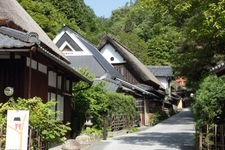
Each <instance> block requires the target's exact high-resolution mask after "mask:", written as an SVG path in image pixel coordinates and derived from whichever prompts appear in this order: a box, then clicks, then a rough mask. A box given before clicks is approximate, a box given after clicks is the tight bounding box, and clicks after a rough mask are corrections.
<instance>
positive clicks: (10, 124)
mask: <svg viewBox="0 0 225 150" xmlns="http://www.w3.org/2000/svg"><path fill="white" fill-rule="evenodd" d="M28 126H29V111H23V110H8V111H7V130H6V150H27V140H28Z"/></svg>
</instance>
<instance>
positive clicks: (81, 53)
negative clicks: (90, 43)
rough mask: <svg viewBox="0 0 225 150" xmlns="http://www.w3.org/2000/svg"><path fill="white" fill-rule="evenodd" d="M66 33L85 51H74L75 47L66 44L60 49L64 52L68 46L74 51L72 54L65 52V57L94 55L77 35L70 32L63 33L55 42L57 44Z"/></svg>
mask: <svg viewBox="0 0 225 150" xmlns="http://www.w3.org/2000/svg"><path fill="white" fill-rule="evenodd" d="M64 33H67V34H68V35H69V36H70V37H71V38H72V39H73V40H74V41H75V42H76V43H77V45H78V46H79V47H80V48H81V49H82V50H83V51H76V50H75V49H73V47H72V46H71V45H70V44H69V43H68V42H66V41H65V42H64V43H63V44H62V45H61V46H60V47H59V49H60V50H61V51H62V50H63V49H64V48H65V47H66V46H68V47H69V48H70V49H72V52H63V53H64V55H65V56H84V55H92V53H91V52H90V51H89V50H88V49H87V47H86V46H84V45H83V43H82V42H81V41H80V40H79V39H78V38H77V35H76V34H74V33H72V32H69V31H61V32H60V33H59V34H58V35H57V36H56V37H55V39H54V40H53V42H54V43H57V42H58V41H59V40H60V38H61V37H62V36H63V35H64Z"/></svg>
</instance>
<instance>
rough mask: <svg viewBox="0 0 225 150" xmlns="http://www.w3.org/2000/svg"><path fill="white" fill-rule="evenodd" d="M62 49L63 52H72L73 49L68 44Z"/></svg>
mask: <svg viewBox="0 0 225 150" xmlns="http://www.w3.org/2000/svg"><path fill="white" fill-rule="evenodd" d="M62 51H63V52H71V51H72V50H71V48H70V47H69V46H68V45H66V46H65V47H64V49H63V50H62Z"/></svg>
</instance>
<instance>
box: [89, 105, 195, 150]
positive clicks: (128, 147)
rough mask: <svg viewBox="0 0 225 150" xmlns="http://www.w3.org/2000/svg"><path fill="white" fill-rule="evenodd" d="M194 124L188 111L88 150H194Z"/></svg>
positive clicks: (185, 110)
mask: <svg viewBox="0 0 225 150" xmlns="http://www.w3.org/2000/svg"><path fill="white" fill-rule="evenodd" d="M194 133H195V129H194V122H193V117H192V114H191V112H190V109H188V108H185V109H183V111H182V112H180V113H178V114H176V115H174V116H172V117H170V118H169V119H167V120H165V121H163V122H161V123H159V124H157V125H156V126H154V127H150V128H148V129H146V130H144V131H141V132H138V133H135V134H127V135H124V136H120V137H116V138H113V139H110V140H106V141H103V142H101V143H99V144H96V145H94V146H92V147H91V148H90V150H194Z"/></svg>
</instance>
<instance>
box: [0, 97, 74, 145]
mask: <svg viewBox="0 0 225 150" xmlns="http://www.w3.org/2000/svg"><path fill="white" fill-rule="evenodd" d="M55 104H56V102H54V101H50V102H47V103H43V102H42V100H41V98H37V97H34V98H30V99H22V98H18V99H17V100H14V99H10V100H9V101H8V102H6V103H4V104H2V103H1V104H0V126H6V121H7V116H6V111H7V110H29V127H30V128H32V129H33V131H34V132H38V133H39V134H40V136H41V138H42V139H43V141H44V142H47V143H48V144H52V143H57V142H62V141H64V139H65V135H66V133H67V132H68V131H69V130H70V128H69V127H68V124H66V125H64V124H63V123H62V121H60V120H57V119H55V117H53V116H55V115H56V114H59V113H60V112H55V111H53V110H52V109H51V108H52V107H55Z"/></svg>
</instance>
